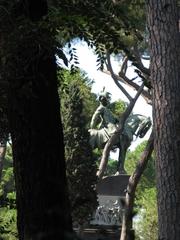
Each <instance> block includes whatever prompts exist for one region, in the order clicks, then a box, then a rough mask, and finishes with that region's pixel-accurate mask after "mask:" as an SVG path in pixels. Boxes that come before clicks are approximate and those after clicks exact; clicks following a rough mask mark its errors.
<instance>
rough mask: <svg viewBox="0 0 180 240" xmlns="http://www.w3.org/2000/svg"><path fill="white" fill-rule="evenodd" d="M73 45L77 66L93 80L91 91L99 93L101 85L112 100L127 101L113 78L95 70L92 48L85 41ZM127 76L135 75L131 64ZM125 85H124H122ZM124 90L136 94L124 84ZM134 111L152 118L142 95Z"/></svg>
mask: <svg viewBox="0 0 180 240" xmlns="http://www.w3.org/2000/svg"><path fill="white" fill-rule="evenodd" d="M74 47H75V48H76V49H77V56H78V60H79V63H80V64H79V67H80V68H81V69H82V70H84V71H85V72H86V73H87V75H88V77H89V78H90V79H92V80H94V84H93V86H92V92H94V93H97V94H98V93H99V92H100V91H102V89H103V87H105V89H106V91H108V92H110V93H111V94H112V95H111V99H112V101H116V100H118V99H121V100H123V101H126V102H128V100H127V98H126V97H125V96H124V94H122V92H121V90H120V89H119V88H118V87H117V86H116V84H115V83H114V81H113V79H112V78H111V77H110V76H109V75H107V74H105V73H102V72H101V71H100V70H99V71H98V70H97V66H96V64H97V63H96V60H97V57H96V56H95V55H94V53H93V50H92V49H90V48H88V46H87V44H86V43H80V42H77V43H75V45H74ZM143 64H144V65H145V66H146V67H148V64H149V61H148V60H145V61H144V62H143ZM112 67H113V70H114V72H115V73H118V70H119V67H118V63H117V62H114V61H113V62H112ZM127 76H128V77H129V78H130V79H131V78H133V77H134V76H135V73H134V69H133V67H132V66H129V67H128V70H127ZM123 86H125V85H123ZM125 88H126V90H127V91H128V93H129V94H130V95H131V96H134V95H135V94H136V91H134V90H133V89H132V88H129V87H127V86H125ZM133 112H134V113H138V114H142V115H145V116H149V117H151V118H152V107H151V106H150V105H148V104H147V103H146V102H145V100H144V99H143V98H142V97H139V99H138V100H137V102H136V104H135V107H134V109H133ZM149 134H150V130H149V132H148V133H147V135H146V136H145V137H144V138H143V139H137V140H136V141H134V142H132V144H131V147H130V149H131V150H133V149H134V148H135V147H136V146H137V145H138V144H139V143H140V142H142V141H144V140H145V139H147V138H148V137H149ZM112 155H113V156H112V157H113V158H117V154H114V153H112Z"/></svg>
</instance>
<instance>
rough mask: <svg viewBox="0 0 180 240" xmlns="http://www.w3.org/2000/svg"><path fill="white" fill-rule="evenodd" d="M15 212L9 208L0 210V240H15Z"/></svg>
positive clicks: (16, 237)
mask: <svg viewBox="0 0 180 240" xmlns="http://www.w3.org/2000/svg"><path fill="white" fill-rule="evenodd" d="M16 217H17V216H16V210H15V209H10V208H9V207H3V208H0V239H2V240H17V239H18V235H17V227H16Z"/></svg>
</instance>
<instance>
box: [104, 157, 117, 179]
mask: <svg viewBox="0 0 180 240" xmlns="http://www.w3.org/2000/svg"><path fill="white" fill-rule="evenodd" d="M117 165H118V162H117V161H116V160H113V159H110V160H108V164H107V168H106V171H105V173H104V174H105V175H106V176H111V175H114V174H115V173H116V172H117Z"/></svg>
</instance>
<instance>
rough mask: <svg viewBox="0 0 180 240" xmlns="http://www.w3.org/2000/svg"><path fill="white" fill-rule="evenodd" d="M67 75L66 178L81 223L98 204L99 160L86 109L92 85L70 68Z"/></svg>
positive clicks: (64, 113)
mask: <svg viewBox="0 0 180 240" xmlns="http://www.w3.org/2000/svg"><path fill="white" fill-rule="evenodd" d="M64 76H65V79H64V84H62V86H61V90H60V94H61V99H62V101H61V113H62V121H63V130H64V143H65V158H66V166H67V179H68V185H69V194H70V201H71V206H72V217H73V221H74V222H76V223H79V224H82V223H84V222H86V221H88V220H89V219H90V218H91V216H92V213H93V211H94V210H95V207H96V206H97V199H96V192H95V184H96V170H97V169H96V161H95V158H94V156H93V152H92V149H91V147H90V145H89V133H88V129H87V128H86V126H87V123H88V121H89V117H88V116H89V113H88V111H87V110H88V108H87V109H84V106H85V105H84V104H85V103H86V101H87V99H86V98H87V97H88V96H90V92H89V91H90V89H89V88H88V87H87V86H86V85H85V83H82V80H83V79H82V76H80V75H77V74H75V75H68V73H67V72H65V75H64ZM69 77H71V81H70V78H69ZM80 81H81V84H80ZM85 93H87V94H88V95H87V94H85ZM82 96H84V98H83V97H82ZM88 101H89V100H88ZM86 107H87V106H86ZM83 110H84V111H83ZM85 113H87V115H85Z"/></svg>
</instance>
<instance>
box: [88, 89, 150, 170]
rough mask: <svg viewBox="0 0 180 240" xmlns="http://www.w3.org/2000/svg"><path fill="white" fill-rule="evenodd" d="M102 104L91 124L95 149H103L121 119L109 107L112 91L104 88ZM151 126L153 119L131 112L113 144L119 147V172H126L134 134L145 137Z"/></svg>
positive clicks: (100, 99)
mask: <svg viewBox="0 0 180 240" xmlns="http://www.w3.org/2000/svg"><path fill="white" fill-rule="evenodd" d="M99 101H100V105H99V107H98V108H97V109H96V111H95V112H94V114H93V116H92V119H91V124H90V129H89V132H90V144H91V146H92V148H93V149H95V148H98V149H103V148H104V146H105V144H106V143H107V141H108V140H109V138H110V137H111V136H112V135H113V134H114V132H115V131H116V130H117V128H118V124H119V119H117V117H115V116H114V115H113V113H112V112H111V111H110V110H109V109H108V108H107V106H108V104H109V102H110V93H108V92H105V91H104V90H103V91H102V92H101V93H100V95H99ZM150 127H151V120H150V118H149V117H148V118H147V117H145V116H143V115H140V114H130V116H129V117H128V118H127V120H126V122H125V125H124V129H123V132H122V134H120V136H119V139H118V141H117V142H116V143H115V145H114V146H113V149H115V148H119V157H118V169H117V172H118V173H119V174H125V173H126V171H125V169H124V161H125V157H126V152H127V150H128V148H129V147H130V145H131V142H132V140H133V136H134V135H135V136H136V137H140V138H142V137H144V136H145V134H146V133H147V131H148V130H149V128H150Z"/></svg>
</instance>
